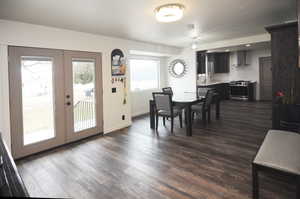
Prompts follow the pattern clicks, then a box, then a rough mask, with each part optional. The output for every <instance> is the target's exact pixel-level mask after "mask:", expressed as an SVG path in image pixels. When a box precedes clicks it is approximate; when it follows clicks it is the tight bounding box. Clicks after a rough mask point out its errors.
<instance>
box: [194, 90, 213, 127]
mask: <svg viewBox="0 0 300 199" xmlns="http://www.w3.org/2000/svg"><path fill="white" fill-rule="evenodd" d="M214 95H215V90H214V89H210V90H207V92H206V95H205V100H204V102H203V103H200V104H195V105H193V106H192V120H194V117H195V114H202V120H203V123H204V124H206V120H207V117H206V115H208V122H210V108H211V104H212V103H213V98H214Z"/></svg>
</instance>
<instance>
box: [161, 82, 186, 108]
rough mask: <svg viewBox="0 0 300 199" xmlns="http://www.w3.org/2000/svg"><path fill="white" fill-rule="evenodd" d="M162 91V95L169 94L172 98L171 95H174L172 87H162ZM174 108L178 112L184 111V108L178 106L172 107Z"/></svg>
mask: <svg viewBox="0 0 300 199" xmlns="http://www.w3.org/2000/svg"><path fill="white" fill-rule="evenodd" d="M162 91H163V92H164V93H169V94H171V96H172V97H173V95H174V93H173V90H172V87H164V88H162ZM174 108H176V109H180V110H184V108H185V107H184V106H179V105H174Z"/></svg>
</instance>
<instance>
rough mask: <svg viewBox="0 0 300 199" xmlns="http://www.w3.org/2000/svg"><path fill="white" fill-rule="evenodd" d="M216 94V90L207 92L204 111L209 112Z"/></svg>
mask: <svg viewBox="0 0 300 199" xmlns="http://www.w3.org/2000/svg"><path fill="white" fill-rule="evenodd" d="M214 94H215V91H214V89H210V90H208V91H207V92H206V95H205V101H204V103H203V109H204V110H208V109H209V108H210V105H211V104H212V102H213V99H214Z"/></svg>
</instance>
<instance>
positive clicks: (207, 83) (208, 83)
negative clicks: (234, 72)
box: [197, 82, 229, 86]
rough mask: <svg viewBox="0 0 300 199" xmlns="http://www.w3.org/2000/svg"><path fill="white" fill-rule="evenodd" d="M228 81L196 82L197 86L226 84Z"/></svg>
mask: <svg viewBox="0 0 300 199" xmlns="http://www.w3.org/2000/svg"><path fill="white" fill-rule="evenodd" d="M228 83H229V82H206V83H201V84H199V83H198V84H197V86H213V85H218V84H228Z"/></svg>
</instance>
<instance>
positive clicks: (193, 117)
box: [192, 112, 195, 122]
mask: <svg viewBox="0 0 300 199" xmlns="http://www.w3.org/2000/svg"><path fill="white" fill-rule="evenodd" d="M194 120H195V112H193V113H192V122H194Z"/></svg>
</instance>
